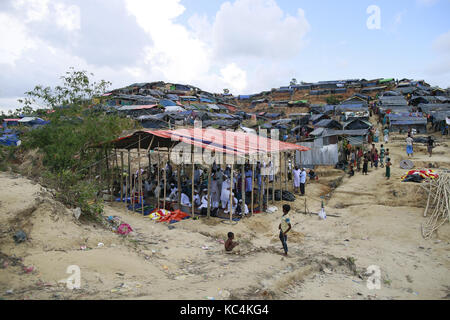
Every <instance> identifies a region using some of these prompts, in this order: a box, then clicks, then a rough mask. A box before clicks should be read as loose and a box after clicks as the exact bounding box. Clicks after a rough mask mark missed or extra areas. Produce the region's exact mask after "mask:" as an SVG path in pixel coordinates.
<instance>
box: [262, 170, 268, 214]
mask: <svg viewBox="0 0 450 320" xmlns="http://www.w3.org/2000/svg"><path fill="white" fill-rule="evenodd" d="M266 173H267V170H266ZM264 181H265V182H266V189H267V195H266V205H267V206H269V175H266V176H265V177H264ZM263 202H264V199H263Z"/></svg>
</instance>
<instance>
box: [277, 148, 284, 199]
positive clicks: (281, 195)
mask: <svg viewBox="0 0 450 320" xmlns="http://www.w3.org/2000/svg"><path fill="white" fill-rule="evenodd" d="M282 158H283V153H280V166H279V168H280V174H279V175H278V176H279V179H280V201H283V170H282V168H281V164H282V163H283V161H282V160H281V159H282Z"/></svg>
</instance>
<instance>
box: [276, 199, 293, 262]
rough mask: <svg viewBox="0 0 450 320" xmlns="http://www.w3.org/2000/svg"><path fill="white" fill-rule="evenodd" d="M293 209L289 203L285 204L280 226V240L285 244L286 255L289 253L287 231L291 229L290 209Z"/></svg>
mask: <svg viewBox="0 0 450 320" xmlns="http://www.w3.org/2000/svg"><path fill="white" fill-rule="evenodd" d="M290 210H291V206H290V205H288V204H284V205H283V216H282V217H281V223H280V225H279V226H278V229H279V230H280V240H281V244H282V245H283V249H284V255H285V256H287V255H288V246H287V233H288V232H289V231H290V230H291V228H292V226H291V220H290V219H289V215H288V214H289V211H290Z"/></svg>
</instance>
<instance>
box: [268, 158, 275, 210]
mask: <svg viewBox="0 0 450 320" xmlns="http://www.w3.org/2000/svg"><path fill="white" fill-rule="evenodd" d="M269 169H270V173H271V174H272V204H274V203H275V164H274V163H273V162H272V168H269Z"/></svg>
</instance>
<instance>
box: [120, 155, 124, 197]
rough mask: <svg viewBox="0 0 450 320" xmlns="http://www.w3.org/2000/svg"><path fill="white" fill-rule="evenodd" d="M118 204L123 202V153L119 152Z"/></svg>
mask: <svg viewBox="0 0 450 320" xmlns="http://www.w3.org/2000/svg"><path fill="white" fill-rule="evenodd" d="M120 202H123V151H121V152H120Z"/></svg>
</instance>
